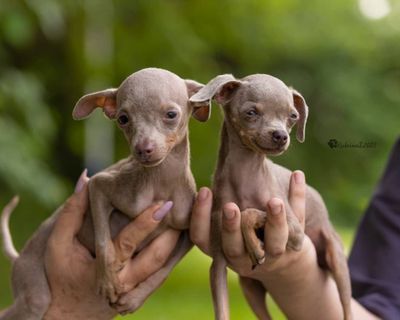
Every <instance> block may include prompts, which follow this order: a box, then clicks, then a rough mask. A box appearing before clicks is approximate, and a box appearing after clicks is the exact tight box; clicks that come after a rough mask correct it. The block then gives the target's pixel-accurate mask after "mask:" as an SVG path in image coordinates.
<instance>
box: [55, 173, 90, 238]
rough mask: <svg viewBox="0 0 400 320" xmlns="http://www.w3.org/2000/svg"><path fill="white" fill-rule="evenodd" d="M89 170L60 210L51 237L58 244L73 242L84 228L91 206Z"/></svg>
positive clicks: (80, 178) (83, 174)
mask: <svg viewBox="0 0 400 320" xmlns="http://www.w3.org/2000/svg"><path fill="white" fill-rule="evenodd" d="M88 181H89V178H88V177H87V170H86V169H85V170H84V171H83V172H82V174H81V176H80V177H79V180H78V182H77V184H76V187H75V192H74V194H72V195H71V196H70V197H69V198H68V199H67V201H66V202H65V203H64V205H63V206H61V208H60V209H59V210H58V211H59V212H58V217H57V220H56V222H55V225H54V229H53V232H52V235H51V238H52V240H53V241H56V242H65V241H70V242H72V240H73V238H74V237H75V235H76V234H77V233H78V231H79V229H80V228H81V226H82V221H83V217H84V215H85V212H86V211H87V209H88V206H89V199H88V195H89V192H88Z"/></svg>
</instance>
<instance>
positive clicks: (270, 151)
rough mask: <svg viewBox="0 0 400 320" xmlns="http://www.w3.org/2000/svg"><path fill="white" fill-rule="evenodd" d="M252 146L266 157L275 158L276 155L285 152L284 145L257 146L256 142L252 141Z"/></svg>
mask: <svg viewBox="0 0 400 320" xmlns="http://www.w3.org/2000/svg"><path fill="white" fill-rule="evenodd" d="M254 144H255V146H256V147H257V149H258V150H259V151H261V152H262V153H265V154H267V155H273V156H277V155H280V154H282V153H283V152H284V151H285V150H286V144H284V145H282V146H273V147H266V146H263V145H261V144H259V143H258V142H257V141H254Z"/></svg>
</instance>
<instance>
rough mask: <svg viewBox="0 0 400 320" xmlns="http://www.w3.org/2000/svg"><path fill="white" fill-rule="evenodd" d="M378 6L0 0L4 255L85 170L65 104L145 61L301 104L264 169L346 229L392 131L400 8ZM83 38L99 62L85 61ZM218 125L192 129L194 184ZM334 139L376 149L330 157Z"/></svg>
mask: <svg viewBox="0 0 400 320" xmlns="http://www.w3.org/2000/svg"><path fill="white" fill-rule="evenodd" d="M105 4H107V5H105ZM391 7H392V11H391V12H390V14H389V15H388V16H387V17H385V18H383V19H381V20H376V21H375V20H369V19H367V18H366V17H364V16H363V15H362V14H361V13H360V11H359V9H358V5H357V1H355V0H353V1H348V0H336V1H330V2H326V1H322V0H309V1H298V0H268V1H267V0H265V1H261V0H248V1H240V0H229V1H228V0H219V1H212V0H171V1H162V0H151V1H148V0H147V1H146V0H137V1H129V0H118V1H117V0H115V1H105V0H104V1H100V0H98V1H95V0H86V1H81V2H77V1H66V0H65V1H55V0H25V1H22V0H19V1H18V0H15V1H2V3H1V4H0V185H1V191H2V192H1V193H0V204H1V205H3V204H5V203H6V202H7V200H8V199H9V198H11V196H12V195H13V194H15V193H18V194H20V195H21V198H22V201H21V205H20V206H19V208H18V209H17V211H16V212H15V214H14V215H13V217H12V221H11V229H12V233H13V235H14V237H15V242H16V243H17V246H18V247H19V248H20V247H21V246H22V245H23V243H24V242H25V241H26V239H27V238H28V237H29V235H30V234H31V233H32V232H33V231H34V230H35V229H36V228H37V226H38V224H39V223H40V222H41V221H43V219H44V217H45V216H47V215H49V214H50V213H51V211H52V210H53V209H54V208H55V207H56V206H57V205H58V204H60V203H61V202H62V201H63V199H65V197H66V196H67V195H68V193H69V192H70V191H71V190H72V185H73V183H74V180H75V179H76V177H77V176H78V175H79V173H80V171H81V170H82V168H83V167H84V164H83V154H84V147H85V145H84V123H83V122H74V121H72V119H71V110H72V107H73V105H74V103H75V102H76V101H77V100H78V99H79V97H80V96H82V95H83V94H84V93H86V92H87V90H88V87H90V88H94V90H97V89H99V90H100V89H103V88H104V85H105V86H106V87H112V86H117V85H119V83H120V82H121V81H122V80H123V79H124V78H125V77H126V76H128V75H129V74H130V73H132V72H134V71H136V70H139V69H141V68H145V67H149V66H156V67H161V68H166V69H169V70H171V71H173V72H175V73H177V74H179V75H180V76H181V77H183V78H193V79H196V80H198V81H201V82H207V81H208V80H209V79H210V78H212V77H214V76H215V75H217V74H220V73H233V74H234V75H235V76H237V77H243V76H245V75H248V74H251V73H268V74H272V75H274V76H276V77H278V78H280V79H282V80H283V81H284V82H286V83H287V84H288V85H292V86H294V87H295V88H296V89H297V90H299V91H300V92H301V93H302V94H303V96H304V97H305V98H306V101H307V103H308V105H309V107H310V118H309V123H308V126H307V137H306V141H305V143H304V144H303V145H300V144H299V143H297V142H296V141H294V139H293V142H292V146H291V148H290V149H289V151H288V152H287V153H286V154H285V155H283V156H281V157H278V158H276V159H274V160H275V161H276V162H279V163H282V164H283V165H285V166H287V167H289V168H291V169H302V170H304V171H305V172H306V176H307V180H308V182H309V183H310V184H311V185H313V186H314V187H315V188H317V189H318V190H319V191H320V192H321V194H322V195H323V197H324V199H325V201H326V203H327V206H328V208H329V211H330V213H331V217H332V219H333V221H334V222H335V223H336V224H341V225H347V226H350V227H354V226H355V224H356V223H357V221H358V219H359V217H360V216H361V215H362V212H363V210H364V208H365V207H366V205H367V203H368V199H369V198H370V196H371V193H372V191H373V188H374V185H375V184H376V181H377V180H378V178H379V176H380V173H381V172H382V170H383V167H384V164H385V161H386V158H387V156H388V153H389V151H390V147H391V145H392V144H393V143H394V141H395V139H396V138H397V136H398V134H399V119H400V108H399V104H400V90H399V88H400V59H399V58H398V57H399V56H400V41H399V36H400V24H399V23H398V21H399V15H400V4H399V3H398V2H397V1H392V2H391ZM105 10H107V13H108V14H107V15H104V11H105ZM93 16H95V17H96V16H97V17H100V18H99V19H100V22H102V23H103V24H104V26H109V29H110V30H111V38H112V43H111V44H109V43H108V42H107V43H106V42H104V43H103V39H104V37H105V34H104V32H105V31H104V30H103V29H102V28H99V29H98V32H93V30H92V31H91V33H90V34H89V35H88V24H89V23H90V19H91V18H90V17H93ZM102 17H105V18H104V21H102V20H101V19H103V18H102ZM97 23H98V22H97ZM95 31H96V30H95ZM88 40H89V41H88ZM93 43H94V44H95V47H96V48H97V49H96V50H97V52H98V54H92V55H91V56H90V57H87V55H86V54H85V52H87V50H88V46H93ZM102 45H103V46H102ZM108 46H112V48H109V47H108ZM92 51H93V50H92ZM104 52H106V53H107V52H108V53H109V54H110V56H109V57H108V59H106V60H104ZM97 84H101V86H100V85H99V86H97ZM221 119H222V118H221V115H220V112H219V110H218V108H217V107H216V106H214V110H213V116H212V119H211V120H210V121H209V122H208V123H206V124H199V123H196V122H195V121H192V123H191V137H190V138H191V148H192V168H193V172H194V174H195V177H196V180H197V183H198V185H199V186H201V185H209V183H210V181H211V179H210V178H211V175H212V171H213V167H214V163H215V159H216V152H217V149H218V143H219V142H218V138H219V134H218V132H219V127H220V123H221ZM104 121H105V122H106V121H107V120H106V119H104ZM333 138H334V139H337V140H338V141H340V142H343V143H344V142H349V143H358V142H360V141H362V142H374V143H376V147H375V148H370V149H360V148H346V149H331V148H329V147H328V145H327V142H328V141H329V140H330V139H333ZM115 144H116V149H115V155H114V158H115V160H116V159H119V158H121V157H124V156H126V155H127V154H128V152H129V151H128V148H127V146H126V143H125V141H124V139H123V138H122V135H120V134H119V133H117V134H116V135H115ZM0 259H1V260H0V273H1V274H3V275H5V274H7V275H8V274H9V272H8V271H9V265H8V264H7V263H6V262H5V261H4V260H3V258H0ZM6 281H7V280H6V279H5V278H1V284H2V288H4V287H5V286H6V285H5V283H6ZM1 296H3V294H1ZM0 304H1V305H2V304H3V301H0ZM1 305H0V307H1ZM161 318H163V317H160V319H161Z"/></svg>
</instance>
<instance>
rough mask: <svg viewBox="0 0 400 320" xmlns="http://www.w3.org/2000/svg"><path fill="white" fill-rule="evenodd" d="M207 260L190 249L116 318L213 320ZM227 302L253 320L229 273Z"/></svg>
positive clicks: (4, 271)
mask: <svg viewBox="0 0 400 320" xmlns="http://www.w3.org/2000/svg"><path fill="white" fill-rule="evenodd" d="M339 233H340V235H341V237H342V239H343V242H344V243H345V246H346V248H349V245H350V244H351V243H352V238H353V230H351V229H344V228H341V229H339ZM210 264H211V260H210V258H209V257H207V256H205V255H204V254H202V253H201V252H200V251H199V250H198V249H197V248H195V249H193V250H192V251H191V252H190V253H189V254H188V255H187V256H186V257H185V259H184V260H183V261H182V262H181V263H180V264H179V265H178V266H177V267H176V268H175V270H174V271H173V272H172V274H171V275H170V277H169V278H168V279H167V281H166V282H165V283H164V285H163V286H162V287H161V288H160V289H159V290H158V291H157V292H156V293H155V294H153V296H152V297H151V298H150V299H149V300H148V301H147V302H146V303H145V305H144V306H143V307H142V308H141V309H140V310H139V311H137V312H136V313H135V314H133V315H129V316H125V317H118V318H117V319H143V320H149V319H151V320H169V319H191V320H197V319H199V320H203V319H213V307H212V300H211V295H210V289H209V281H208V269H209V267H210ZM0 271H1V274H0V285H1V288H3V289H2V290H1V294H0V307H4V306H5V305H7V304H9V303H10V302H11V296H10V290H9V289H8V290H4V288H7V282H8V281H9V280H8V279H9V276H10V268H9V264H7V263H6V262H5V260H4V259H2V260H0ZM228 281H229V283H228V285H229V301H230V309H231V319H232V320H239V319H240V320H242V319H247V320H251V319H256V317H255V316H254V315H253V314H252V312H251V310H250V308H249V307H248V305H247V304H246V302H245V300H244V297H243V295H242V293H241V290H240V287H239V283H238V280H237V276H236V274H234V273H233V272H231V271H229V274H228ZM268 305H269V309H270V311H271V314H272V315H273V318H274V319H278V320H279V319H285V317H284V316H283V314H282V313H281V312H280V311H279V309H278V307H277V306H276V305H275V304H274V302H273V301H272V300H271V299H270V298H268Z"/></svg>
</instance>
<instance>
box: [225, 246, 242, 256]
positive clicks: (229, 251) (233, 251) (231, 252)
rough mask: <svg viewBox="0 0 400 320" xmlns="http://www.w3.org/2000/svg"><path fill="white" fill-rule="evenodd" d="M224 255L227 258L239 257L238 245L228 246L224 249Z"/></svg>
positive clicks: (240, 253)
mask: <svg viewBox="0 0 400 320" xmlns="http://www.w3.org/2000/svg"><path fill="white" fill-rule="evenodd" d="M224 253H225V256H226V257H227V258H228V259H235V258H239V257H240V256H241V255H242V252H241V250H240V249H239V248H238V247H232V246H228V247H226V248H225V249H224Z"/></svg>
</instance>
